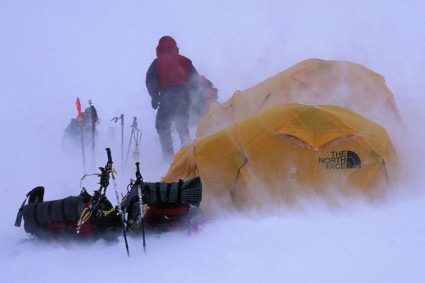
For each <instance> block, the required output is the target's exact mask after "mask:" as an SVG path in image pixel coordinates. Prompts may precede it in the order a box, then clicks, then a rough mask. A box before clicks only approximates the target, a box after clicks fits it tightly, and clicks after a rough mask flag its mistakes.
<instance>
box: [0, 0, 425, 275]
mask: <svg viewBox="0 0 425 283" xmlns="http://www.w3.org/2000/svg"><path fill="white" fill-rule="evenodd" d="M169 2H170V1H110V0H106V1H94V0H92V1H81V0H74V1H52V0H40V1H14V0H3V1H1V2H0V38H1V44H0V97H1V100H0V113H1V114H2V118H1V119H0V131H1V147H0V154H1V156H2V162H1V163H0V192H1V193H2V196H3V197H2V203H3V208H4V210H3V211H4V215H3V216H2V217H1V220H0V224H1V226H0V229H1V232H2V233H1V236H0V237H1V240H0V245H1V253H0V263H1V272H0V281H1V282H27V281H31V282H58V281H61V282H76V281H83V280H89V281H91V282H120V281H121V280H123V281H125V282H144V281H151V282H217V281H220V282H283V281H289V282H422V280H423V277H424V275H425V274H424V273H425V272H424V269H423V266H422V265H423V264H422V263H423V262H425V213H424V209H423V208H424V207H425V195H424V191H423V188H422V185H423V184H424V182H423V180H422V175H423V173H422V171H423V170H422V169H421V168H422V166H421V165H422V159H423V158H425V151H424V150H423V146H422V142H423V137H424V136H425V134H424V133H423V121H424V119H425V114H424V112H423V110H422V109H423V107H424V106H425V96H424V95H423V89H424V88H425V81H424V80H423V72H424V71H425V67H424V66H425V56H424V55H423V50H425V42H424V40H423V39H424V38H425V19H424V17H423V11H424V9H425V3H424V2H423V1H413V0H412V1H393V0H390V1H351V0H350V1H344V2H338V3H336V2H337V1H325V0H319V1H314V3H313V2H312V1H298V2H299V3H298V2H297V3H294V1H221V0H219V1H217V0H216V1H192V0H187V1H173V3H169ZM163 35H171V36H173V37H174V38H175V39H176V41H177V43H178V46H179V48H180V53H181V54H183V55H185V56H187V57H189V58H190V59H192V61H193V63H194V65H195V67H196V68H197V70H198V72H199V73H200V74H203V75H205V76H206V77H207V78H209V79H210V80H211V81H212V82H213V83H214V84H215V85H216V87H217V88H218V89H219V101H224V100H226V99H228V98H229V97H231V95H232V94H233V93H234V92H235V91H236V90H244V89H247V88H249V87H251V86H253V85H256V84H257V83H259V82H261V81H263V80H265V79H267V78H268V77H270V76H272V75H275V74H276V73H278V72H280V71H283V70H285V69H287V68H289V67H291V66H292V65H294V64H296V63H298V62H300V61H302V60H305V59H308V58H320V59H326V60H346V61H351V62H356V63H359V64H362V65H364V66H366V67H368V68H370V69H371V70H373V71H375V72H378V73H380V74H382V75H383V76H384V77H385V79H386V83H387V86H388V87H389V88H390V89H391V90H392V92H393V93H394V95H395V99H396V104H397V106H398V108H399V110H400V113H401V116H402V118H403V121H404V127H401V126H400V127H398V126H394V127H391V129H389V130H390V131H391V132H390V136H391V137H392V138H393V139H394V140H393V142H394V144H395V145H396V149H397V152H398V154H399V157H400V164H401V165H402V169H401V170H402V173H401V174H400V178H399V180H398V182H397V183H396V184H393V187H394V189H393V191H391V193H390V194H389V195H388V196H387V197H386V198H385V199H383V200H382V202H379V203H369V202H368V201H364V200H352V199H346V200H341V201H342V203H343V204H342V205H341V207H340V208H339V209H329V208H328V207H327V206H326V204H325V203H324V201H323V200H321V199H313V200H306V201H305V202H303V203H302V204H301V205H300V206H299V207H298V208H297V209H288V208H286V207H284V206H282V207H275V208H273V209H271V210H270V211H268V213H255V212H253V213H249V214H248V213H237V212H230V211H222V213H221V214H220V215H219V216H216V217H214V218H211V219H208V221H207V222H206V223H205V225H204V227H203V229H202V231H200V232H198V233H195V234H193V233H192V234H189V233H188V232H187V231H173V232H169V233H164V234H149V235H148V237H147V239H146V241H147V250H146V252H144V251H143V247H142V242H141V239H140V238H138V237H130V238H129V247H130V254H131V256H130V257H129V258H128V257H127V254H126V252H125V246H124V240H123V238H122V237H120V238H119V241H118V242H117V243H108V242H104V241H97V242H95V243H85V244H81V243H74V242H70V243H57V242H48V243H46V242H41V243H36V242H31V241H27V240H25V239H28V236H27V234H26V233H25V231H24V229H23V227H21V228H17V227H14V225H13V224H14V221H15V217H16V213H17V211H18V208H19V206H20V205H21V203H22V201H23V200H24V198H25V194H26V193H27V192H28V191H29V190H31V189H32V188H34V187H35V186H39V185H42V186H44V187H45V188H46V193H45V199H46V200H53V199H58V198H63V197H66V196H69V195H76V194H78V193H79V191H80V179H81V177H82V175H83V174H84V173H94V172H93V171H95V172H97V167H99V166H104V165H105V163H106V152H105V148H106V147H110V148H111V150H112V156H113V159H114V165H115V167H116V170H117V175H116V184H117V188H118V190H119V191H120V192H121V193H124V192H125V187H126V185H127V183H128V182H129V180H130V178H133V177H134V168H132V165H131V164H132V162H131V151H130V157H129V160H130V162H128V163H127V165H126V166H125V168H123V167H124V166H122V164H123V163H124V162H123V158H122V157H121V156H122V151H123V152H124V159H125V155H126V153H127V149H128V145H129V142H130V133H131V128H130V125H131V122H132V120H133V117H137V121H138V126H139V129H140V130H141V132H142V137H141V143H140V148H139V150H140V163H141V173H142V175H143V177H144V180H145V181H152V182H156V181H159V180H160V179H161V177H162V176H164V175H165V173H166V171H167V169H168V164H166V163H165V162H163V161H162V158H161V151H160V144H159V139H158V135H157V133H156V131H155V128H154V119H155V111H154V110H153V109H152V108H151V106H150V98H149V96H148V94H147V90H146V87H145V84H144V81H145V74H146V71H147V68H148V67H149V65H150V63H151V61H152V60H153V59H154V57H155V47H156V45H157V42H158V39H159V38H160V37H161V36H163ZM77 97H79V98H80V100H81V103H82V106H83V109H84V108H86V107H88V104H89V100H91V102H92V103H93V104H94V106H95V107H96V109H97V111H98V114H99V117H100V119H101V121H100V124H99V125H98V131H99V139H98V142H97V144H96V148H95V150H96V151H95V158H94V159H93V158H92V152H91V148H90V147H88V148H86V151H85V157H86V162H85V166H86V168H87V169H86V170H84V166H83V160H82V152H81V148H76V149H75V150H63V148H62V147H61V139H62V136H63V133H64V129H65V128H66V127H67V125H68V124H69V122H70V119H71V118H75V117H76V115H77V110H76V107H75V101H76V99H77ZM121 114H124V117H125V125H124V144H123V145H122V144H121V126H120V123H119V122H118V123H114V122H113V121H111V119H113V118H114V117H119V116H120V115H121ZM191 130H192V133H194V131H195V129H191ZM192 137H194V134H193V135H192ZM176 142H177V144H178V139H176ZM132 145H134V142H133V144H132ZM93 161H94V163H95V166H92V163H93ZM97 181H98V180H97V179H96V178H95V177H88V178H87V180H86V179H85V180H84V181H83V182H84V185H87V188H88V190H89V192H90V191H92V190H95V189H97V188H98V187H97V184H96V183H97ZM107 195H108V197H109V198H110V200H111V202H112V203H114V204H115V196H114V192H113V187H112V186H111V187H110V188H109V189H108V193H107ZM201 206H202V204H201Z"/></svg>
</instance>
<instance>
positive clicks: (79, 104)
mask: <svg viewBox="0 0 425 283" xmlns="http://www.w3.org/2000/svg"><path fill="white" fill-rule="evenodd" d="M76 105H77V112H78V117H77V118H78V125H79V128H80V136H81V152H82V154H83V168H84V174H86V172H87V170H86V154H85V152H84V137H83V113H81V102H80V98H78V97H77V101H76Z"/></svg>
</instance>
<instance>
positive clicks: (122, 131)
mask: <svg viewBox="0 0 425 283" xmlns="http://www.w3.org/2000/svg"><path fill="white" fill-rule="evenodd" d="M118 120H121V170H124V114H121V116H120V117H119V118H118V117H114V118H112V119H111V121H114V122H115V123H116V122H117V121H118Z"/></svg>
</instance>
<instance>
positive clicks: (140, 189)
mask: <svg viewBox="0 0 425 283" xmlns="http://www.w3.org/2000/svg"><path fill="white" fill-rule="evenodd" d="M139 165H140V163H139V162H136V184H135V185H136V186H137V187H138V190H137V193H138V194H139V204H140V226H141V228H142V240H143V251H145V252H146V241H145V212H144V211H143V186H144V183H143V177H142V174H140V168H139Z"/></svg>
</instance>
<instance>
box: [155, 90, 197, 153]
mask: <svg viewBox="0 0 425 283" xmlns="http://www.w3.org/2000/svg"><path fill="white" fill-rule="evenodd" d="M189 111H190V96H189V93H188V92H187V91H186V88H185V87H171V88H168V89H166V90H165V91H162V92H161V93H160V96H159V108H158V113H157V114H156V121H155V128H156V130H157V132H158V134H159V141H160V142H161V148H162V154H163V156H164V159H165V160H166V161H171V159H172V158H173V156H174V149H173V140H172V137H171V126H172V124H173V122H174V123H175V126H176V130H177V133H178V134H179V137H180V145H181V147H183V146H185V145H187V144H189V143H190V142H191V139H190V134H189V126H188V123H189Z"/></svg>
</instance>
